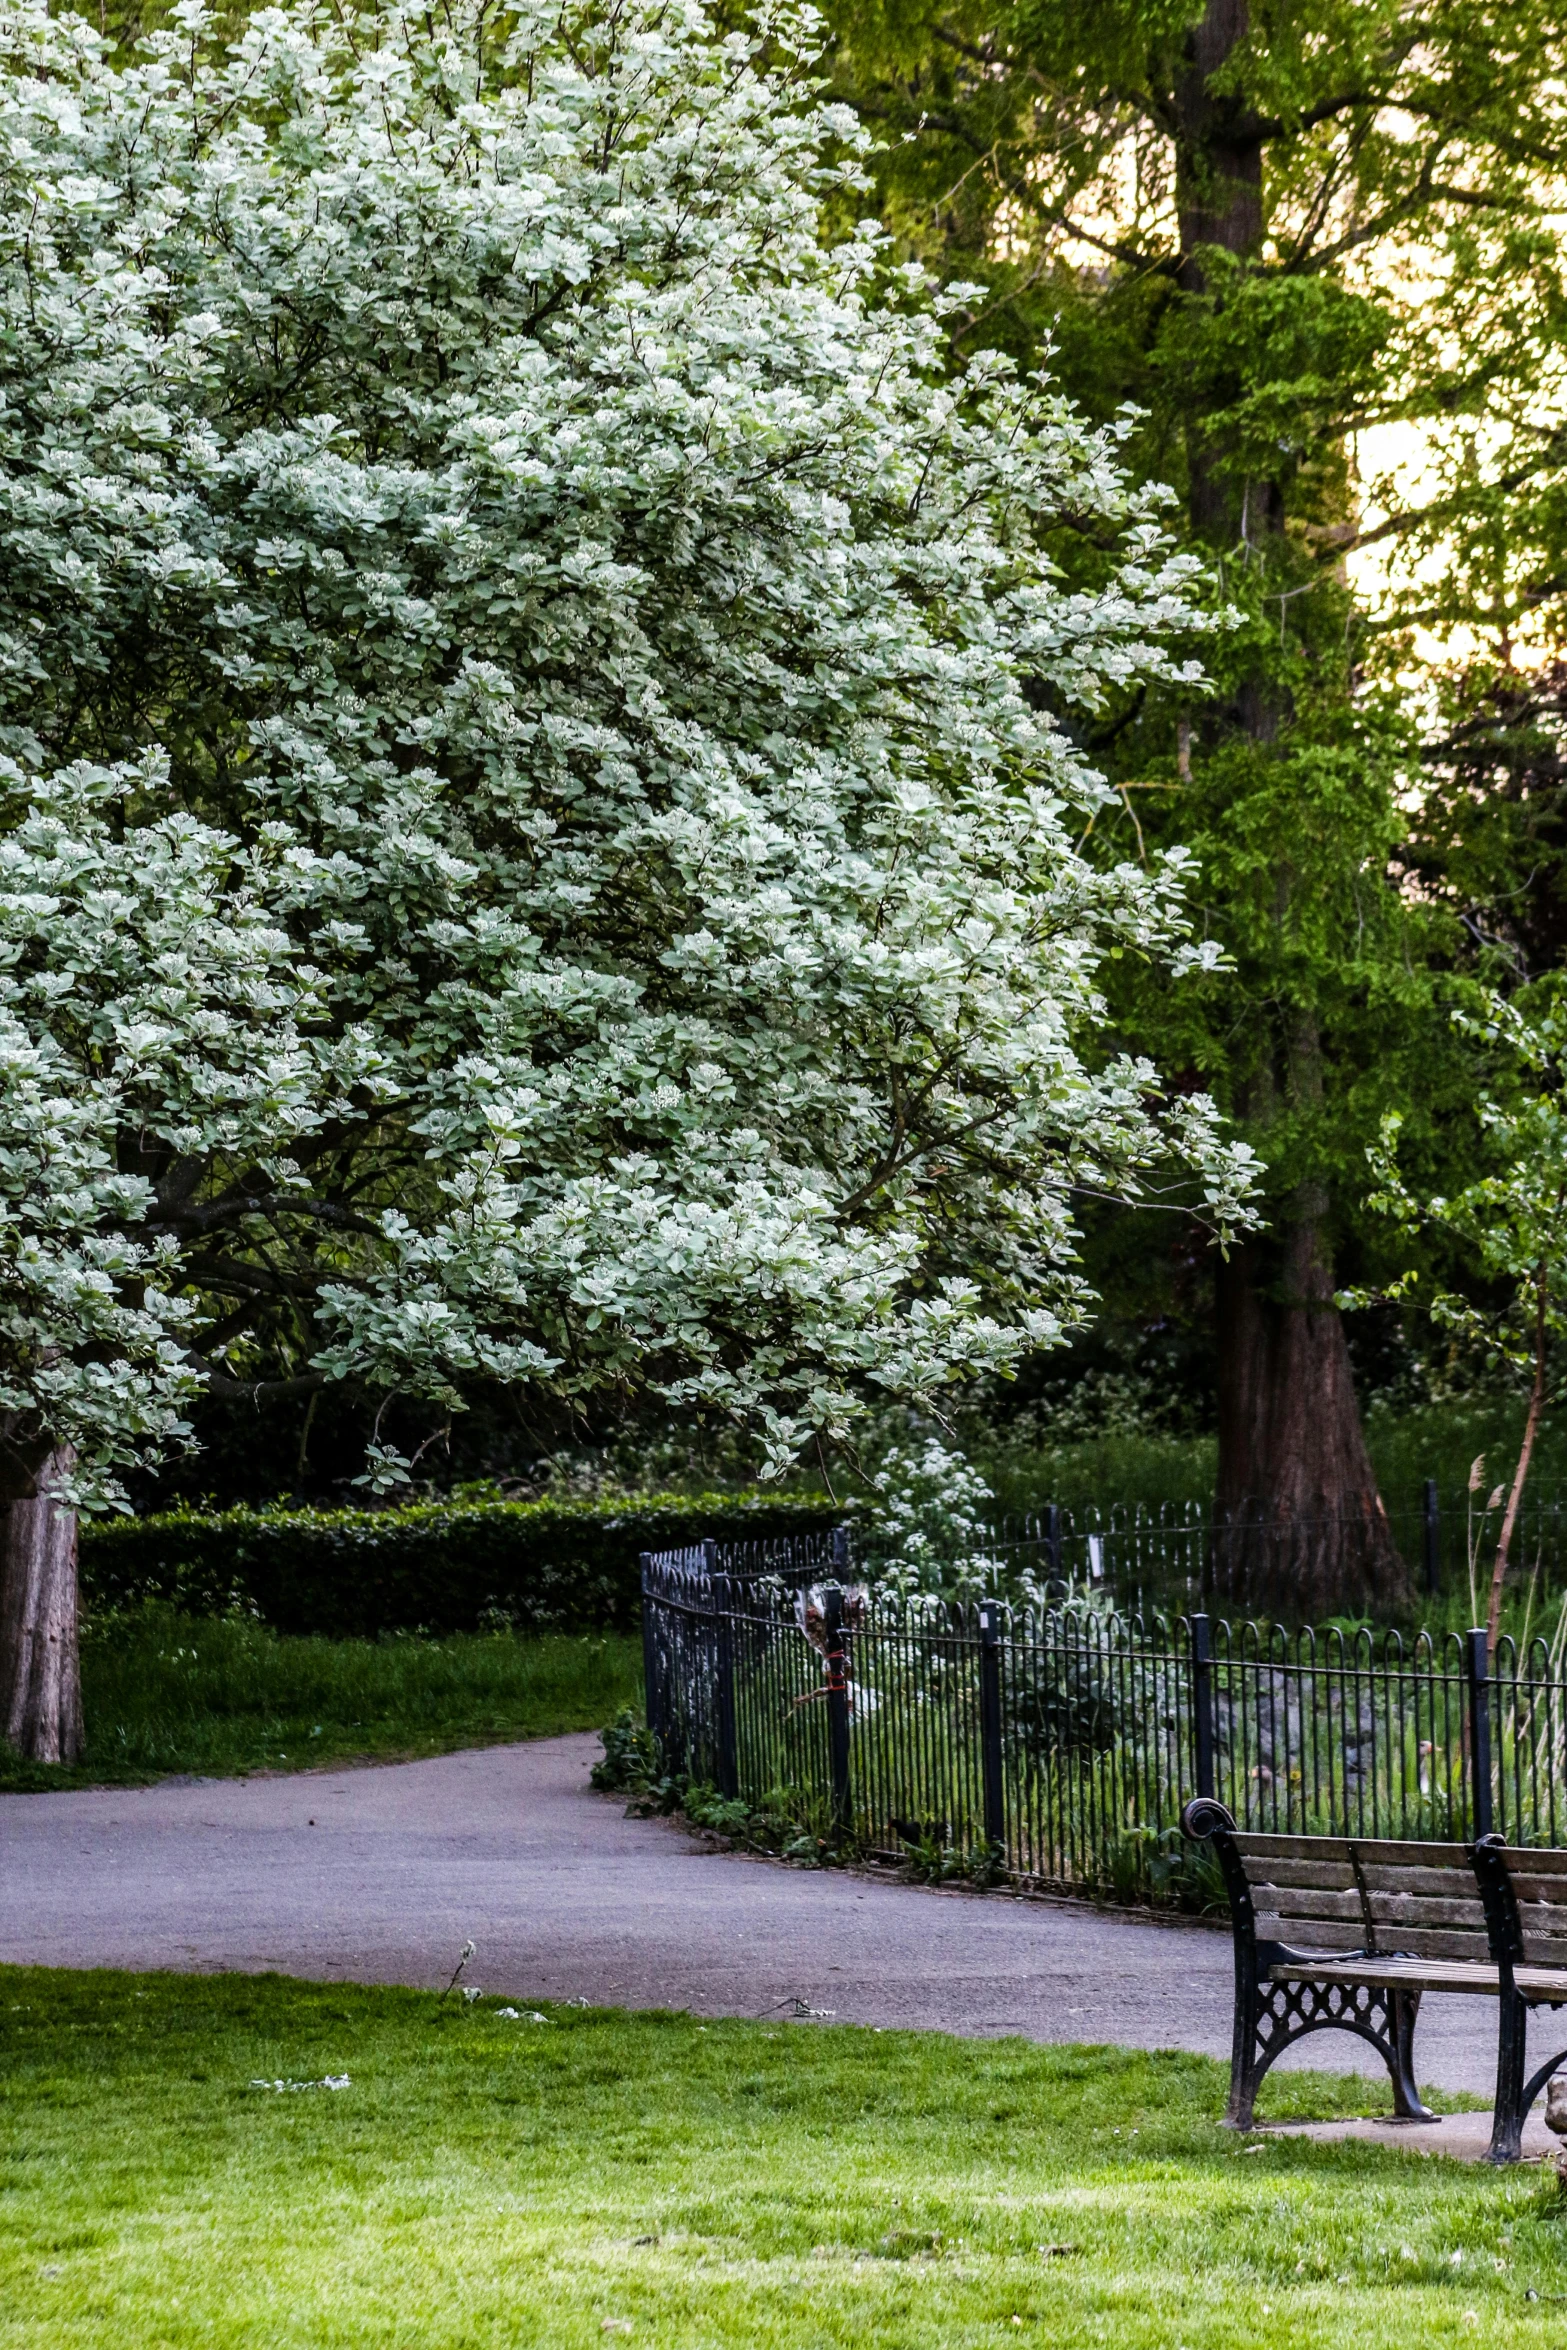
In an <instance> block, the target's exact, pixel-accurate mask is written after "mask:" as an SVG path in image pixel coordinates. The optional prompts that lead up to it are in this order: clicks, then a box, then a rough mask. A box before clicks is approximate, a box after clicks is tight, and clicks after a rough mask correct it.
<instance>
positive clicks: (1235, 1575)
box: [1214, 1185, 1409, 1620]
mask: <svg viewBox="0 0 1567 2350" xmlns="http://www.w3.org/2000/svg"><path fill="white" fill-rule="evenodd" d="M1326 1205H1327V1202H1326V1199H1325V1197H1324V1196H1323V1194H1322V1193H1321V1192H1320V1191H1319V1190H1318V1189H1317V1187H1316V1186H1315V1185H1302V1187H1301V1189H1300V1191H1299V1192H1297V1194H1296V1195H1295V1197H1294V1198H1293V1199H1292V1200H1291V1201H1290V1203H1289V1208H1288V1210H1287V1212H1286V1214H1285V1215H1284V1216H1283V1217H1281V1218H1280V1219H1279V1227H1278V1230H1277V1233H1276V1234H1275V1235H1273V1236H1271V1238H1270V1239H1267V1240H1263V1239H1255V1240H1249V1241H1247V1242H1246V1243H1245V1245H1244V1246H1243V1247H1241V1248H1238V1249H1236V1250H1234V1251H1232V1253H1231V1256H1230V1261H1229V1263H1228V1264H1222V1263H1221V1265H1220V1267H1219V1274H1218V1299H1217V1304H1218V1326H1219V1483H1218V1493H1217V1497H1216V1498H1217V1523H1216V1526H1215V1532H1214V1569H1215V1579H1216V1582H1217V1584H1218V1587H1219V1589H1220V1591H1221V1592H1223V1593H1224V1594H1225V1595H1226V1596H1228V1597H1232V1598H1234V1599H1236V1600H1240V1601H1242V1602H1243V1603H1244V1604H1245V1605H1246V1606H1247V1607H1249V1608H1254V1609H1257V1610H1259V1611H1266V1612H1268V1613H1271V1614H1274V1615H1280V1616H1290V1617H1294V1618H1295V1619H1296V1620H1299V1619H1300V1618H1301V1617H1302V1616H1317V1615H1336V1614H1340V1613H1344V1612H1353V1613H1359V1612H1360V1611H1362V1610H1364V1609H1366V1608H1368V1607H1370V1606H1373V1605H1379V1606H1380V1605H1385V1604H1386V1603H1387V1602H1389V1601H1390V1600H1399V1599H1403V1598H1406V1597H1407V1596H1408V1591H1409V1583H1408V1577H1407V1574H1406V1572H1405V1569H1404V1565H1403V1562H1402V1560H1401V1559H1400V1558H1399V1555H1398V1550H1397V1546H1396V1545H1395V1543H1394V1540H1393V1534H1392V1529H1391V1527H1390V1526H1389V1525H1388V1521H1387V1512H1386V1511H1385V1509H1384V1508H1383V1506H1382V1498H1381V1495H1380V1494H1379V1493H1378V1491H1377V1481H1376V1476H1375V1473H1374V1472H1373V1470H1372V1466H1371V1460H1370V1456H1369V1454H1368V1453H1367V1451H1366V1440H1365V1434H1364V1431H1363V1430H1362V1428H1361V1424H1360V1412H1359V1409H1358V1407H1357V1405H1356V1402H1355V1389H1354V1382H1353V1379H1352V1377H1351V1374H1350V1365H1349V1349H1348V1347H1347V1346H1346V1345H1345V1342H1344V1325H1343V1322H1342V1320H1341V1319H1340V1316H1339V1313H1338V1310H1337V1308H1336V1307H1335V1306H1334V1303H1333V1261H1332V1257H1331V1254H1330V1252H1329V1249H1328V1244H1327V1241H1326V1238H1325V1236H1324V1233H1323V1229H1322V1221H1323V1214H1324V1211H1325V1209H1326Z"/></svg>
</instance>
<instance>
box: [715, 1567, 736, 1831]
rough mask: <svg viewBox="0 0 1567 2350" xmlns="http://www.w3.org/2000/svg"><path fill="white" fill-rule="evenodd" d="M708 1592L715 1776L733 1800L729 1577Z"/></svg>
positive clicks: (721, 1789) (717, 1581) (721, 1790)
mask: <svg viewBox="0 0 1567 2350" xmlns="http://www.w3.org/2000/svg"><path fill="white" fill-rule="evenodd" d="M709 1589H710V1590H711V1592H712V1595H713V1665H714V1676H713V1677H714V1681H715V1683H716V1695H717V1698H718V1720H717V1722H716V1723H715V1724H714V1728H715V1730H716V1732H717V1737H716V1739H715V1742H714V1743H715V1752H714V1756H713V1763H714V1773H715V1776H716V1778H717V1781H718V1792H719V1794H720V1795H727V1796H731V1797H732V1796H736V1795H738V1794H739V1792H740V1756H739V1751H738V1748H737V1745H736V1742H735V1651H734V1619H733V1617H732V1615H731V1613H730V1604H729V1603H730V1589H729V1578H728V1576H727V1575H715V1576H714V1577H713V1580H712V1583H711V1584H710V1586H709Z"/></svg>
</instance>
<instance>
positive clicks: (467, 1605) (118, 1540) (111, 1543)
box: [81, 1493, 845, 1637]
mask: <svg viewBox="0 0 1567 2350" xmlns="http://www.w3.org/2000/svg"><path fill="white" fill-rule="evenodd" d="M844 1514H845V1513H844V1511H843V1510H842V1509H841V1508H836V1507H834V1506H832V1505H831V1504H829V1503H826V1502H823V1501H814V1500H798V1501H793V1500H789V1499H786V1498H784V1497H781V1496H779V1495H777V1494H767V1493H756V1494H747V1493H740V1494H734V1493H729V1494H645V1495H641V1496H638V1497H636V1498H634V1499H619V1500H606V1501H529V1502H520V1501H485V1502H478V1501H449V1502H440V1501H432V1502H420V1503H416V1504H414V1505H413V1506H411V1507H409V1508H406V1509H388V1510H250V1509H238V1510H225V1511H223V1512H221V1513H217V1514H213V1515H204V1514H202V1513H201V1512H198V1511H194V1510H192V1511H184V1510H180V1511H173V1512H170V1513H169V1514H168V1515H167V1516H165V1517H157V1518H140V1519H122V1520H115V1521H111V1522H109V1523H107V1524H91V1525H88V1526H84V1528H83V1530H82V1548H81V1558H82V1584H83V1590H84V1593H85V1596H86V1601H87V1605H88V1607H89V1608H93V1609H105V1608H109V1609H113V1608H125V1607H129V1606H134V1605H135V1604H136V1603H138V1602H139V1601H141V1600H144V1599H159V1600H164V1601H167V1602H168V1603H169V1604H170V1605H171V1606H175V1607H180V1608H184V1609H187V1610H189V1611H191V1612H192V1613H197V1614H205V1613H212V1612H222V1611H223V1610H225V1609H232V1608H240V1609H248V1610H252V1611H254V1613H255V1614H257V1615H258V1616H260V1617H261V1618H262V1619H263V1620H264V1621H265V1622H266V1623H268V1624H270V1625H272V1626H274V1627H275V1628H276V1629H277V1630H279V1631H283V1632H321V1633H328V1634H331V1635H333V1636H337V1637H341V1636H343V1635H348V1634H359V1635H369V1636H372V1637H373V1636H374V1635H376V1634H378V1633H382V1632H389V1631H396V1630H399V1629H413V1628H414V1627H418V1626H422V1627H423V1628H424V1629H426V1630H429V1631H435V1632H454V1631H472V1630H475V1629H477V1628H479V1627H481V1626H483V1625H486V1624H492V1623H496V1622H502V1623H506V1624H513V1625H516V1626H518V1627H519V1628H522V1629H526V1630H543V1629H545V1628H546V1627H548V1628H554V1629H579V1628H582V1627H587V1626H591V1627H593V1628H595V1629H600V1628H604V1627H610V1626H613V1627H619V1628H624V1627H625V1626H627V1625H629V1624H632V1623H634V1622H635V1620H636V1617H637V1612H638V1591H639V1584H638V1574H639V1569H638V1554H639V1553H640V1552H642V1551H644V1550H662V1549H668V1548H674V1547H678V1546H679V1545H681V1544H683V1543H689V1542H696V1541H699V1540H701V1539H702V1538H703V1537H704V1536H707V1535H711V1536H712V1537H713V1538H714V1539H715V1540H718V1541H728V1540H735V1541H750V1540H756V1539H759V1538H761V1537H762V1536H765V1535H772V1534H791V1533H803V1532H806V1531H808V1530H811V1529H815V1528H822V1527H827V1526H834V1525H840V1524H841V1523H842V1522H843V1518H844Z"/></svg>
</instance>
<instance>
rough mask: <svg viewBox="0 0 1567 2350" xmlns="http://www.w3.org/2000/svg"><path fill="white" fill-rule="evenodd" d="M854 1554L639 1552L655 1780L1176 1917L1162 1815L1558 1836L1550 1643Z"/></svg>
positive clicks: (1560, 1716) (881, 1846) (801, 1544)
mask: <svg viewBox="0 0 1567 2350" xmlns="http://www.w3.org/2000/svg"><path fill="white" fill-rule="evenodd" d="M847 1558H848V1554H847V1543H846V1540H845V1538H844V1537H843V1536H841V1535H840V1536H839V1537H837V1538H836V1541H835V1542H834V1541H831V1540H829V1541H822V1540H819V1539H815V1538H809V1537H807V1538H804V1539H802V1540H797V1541H794V1542H792V1543H790V1544H789V1545H787V1546H775V1547H774V1550H773V1554H772V1555H771V1556H770V1557H768V1558H765V1559H764V1558H762V1557H760V1556H758V1555H757V1554H756V1552H755V1550H754V1549H753V1550H752V1551H751V1552H750V1554H749V1555H741V1554H739V1553H738V1552H736V1551H733V1550H729V1549H726V1548H724V1547H722V1546H719V1545H717V1544H706V1545H702V1546H699V1547H697V1548H696V1549H693V1550H687V1551H682V1552H672V1553H667V1554H664V1555H662V1556H652V1555H649V1556H647V1557H645V1558H644V1560H643V1569H642V1590H643V1627H644V1642H645V1648H646V1660H647V1695H648V1721H649V1725H650V1727H651V1728H652V1729H653V1731H654V1732H655V1733H656V1735H657V1736H658V1738H659V1741H660V1744H661V1748H662V1752H663V1755H664V1759H665V1765H666V1767H667V1768H668V1769H670V1770H672V1771H680V1772H684V1773H686V1774H688V1775H689V1776H690V1777H691V1778H693V1779H695V1780H699V1781H702V1782H704V1783H707V1784H710V1785H712V1786H713V1787H715V1788H716V1789H717V1790H718V1791H719V1792H720V1793H721V1794H724V1795H727V1796H731V1797H735V1798H739V1799H741V1800H743V1801H744V1802H746V1803H747V1804H748V1805H751V1806H754V1807H757V1808H771V1809H772V1810H774V1811H775V1812H777V1813H779V1814H782V1815H786V1816H788V1817H790V1818H793V1819H796V1820H799V1821H800V1822H802V1823H803V1824H804V1825H805V1826H807V1827H810V1828H813V1829H814V1830H815V1831H816V1832H817V1833H820V1834H830V1833H838V1834H840V1835H843V1836H847V1837H850V1838H852V1839H853V1840H854V1841H855V1842H856V1843H857V1844H858V1845H860V1846H861V1847H862V1848H864V1849H866V1850H868V1851H870V1852H873V1853H875V1852H880V1853H886V1854H898V1855H903V1854H906V1853H907V1852H908V1851H909V1849H910V1848H911V1847H913V1848H915V1849H917V1850H923V1851H925V1852H926V1853H930V1852H932V1851H937V1852H940V1853H942V1854H945V1855H947V1856H948V1858H949V1860H951V1861H952V1862H953V1863H954V1864H955V1865H969V1864H971V1865H973V1866H974V1867H975V1869H976V1872H978V1870H979V1869H980V1868H981V1866H983V1868H984V1870H985V1871H986V1873H993V1872H994V1871H995V1870H996V1869H998V1868H999V1869H1001V1870H1003V1871H1004V1872H1005V1873H1006V1875H1008V1876H1009V1877H1010V1878H1011V1879H1013V1880H1014V1881H1015V1882H1017V1883H1019V1884H1023V1885H1036V1886H1040V1887H1053V1888H1060V1889H1067V1890H1074V1889H1075V1890H1091V1891H1093V1892H1096V1893H1110V1894H1114V1895H1116V1896H1118V1897H1120V1898H1150V1897H1151V1898H1160V1897H1164V1898H1167V1899H1189V1898H1191V1897H1193V1895H1194V1894H1195V1895H1200V1894H1201V1893H1202V1892H1203V1890H1204V1888H1203V1886H1202V1885H1201V1884H1200V1883H1198V1882H1197V1881H1196V1880H1195V1879H1194V1875H1193V1872H1194V1871H1195V1872H1197V1873H1198V1875H1199V1876H1200V1873H1201V1870H1202V1868H1203V1866H1204V1865H1205V1864H1204V1863H1203V1862H1202V1861H1201V1858H1200V1856H1198V1855H1196V1854H1193V1853H1192V1852H1190V1851H1189V1850H1188V1849H1187V1848H1186V1847H1185V1846H1183V1844H1182V1842H1181V1839H1180V1835H1179V1826H1178V1823H1179V1819H1180V1814H1181V1810H1182V1807H1183V1806H1184V1805H1185V1803H1186V1802H1187V1801H1188V1800H1189V1799H1190V1798H1191V1797H1192V1796H1194V1795H1216V1796H1217V1797H1218V1798H1219V1800H1220V1801H1221V1802H1223V1803H1225V1804H1226V1805H1227V1806H1228V1807H1229V1809H1230V1810H1231V1812H1232V1813H1233V1814H1234V1815H1235V1817H1236V1819H1237V1820H1239V1821H1240V1822H1241V1823H1242V1824H1244V1825H1246V1826H1249V1827H1253V1828H1260V1829H1270V1830H1276V1831H1282V1832H1288V1833H1297V1834H1324V1835H1331V1834H1350V1835H1360V1836H1399V1837H1418V1838H1422V1839H1425V1838H1434V1839H1452V1840H1455V1841H1462V1840H1467V1839H1469V1838H1471V1837H1473V1836H1476V1835H1483V1834H1485V1833H1487V1832H1488V1831H1489V1830H1490V1829H1492V1828H1497V1829H1500V1830H1501V1831H1502V1833H1503V1834H1504V1835H1506V1836H1507V1837H1508V1839H1509V1840H1510V1841H1512V1842H1515V1843H1527V1844H1559V1843H1561V1842H1562V1841H1563V1836H1564V1831H1567V1681H1564V1678H1563V1675H1562V1673H1561V1671H1560V1669H1559V1667H1558V1666H1556V1665H1553V1661H1552V1658H1551V1655H1550V1653H1549V1652H1548V1650H1547V1648H1546V1646H1545V1643H1544V1642H1543V1641H1535V1642H1533V1643H1531V1644H1530V1646H1529V1648H1528V1650H1527V1651H1526V1653H1525V1654H1524V1655H1522V1656H1520V1655H1519V1654H1518V1652H1517V1650H1516V1649H1515V1647H1514V1645H1513V1644H1512V1643H1511V1642H1510V1641H1507V1640H1503V1641H1502V1642H1501V1643H1500V1644H1499V1646H1498V1649H1497V1651H1496V1653H1495V1655H1494V1656H1493V1655H1489V1654H1488V1652H1487V1643H1486V1638H1485V1634H1484V1632H1483V1631H1475V1632H1469V1633H1466V1634H1456V1633H1445V1634H1434V1635H1433V1634H1429V1633H1424V1632H1422V1633H1419V1634H1417V1635H1415V1636H1413V1637H1412V1638H1409V1639H1405V1638H1404V1637H1403V1636H1401V1635H1400V1634H1399V1633H1398V1632H1396V1631H1387V1632H1380V1633H1371V1632H1368V1631H1360V1632H1353V1631H1349V1632H1346V1631H1344V1630H1342V1629H1340V1628H1339V1627H1336V1626H1329V1627H1327V1628H1325V1629H1322V1630H1312V1629H1309V1628H1308V1629H1304V1630H1293V1631H1291V1630H1286V1629H1285V1628H1284V1627H1282V1626H1279V1625H1257V1624H1249V1623H1248V1624H1236V1625H1231V1624H1229V1623H1228V1622H1226V1621H1224V1620H1222V1619H1220V1618H1217V1617H1215V1616H1212V1615H1210V1614H1209V1613H1207V1612H1206V1611H1204V1610H1201V1609H1198V1610H1195V1611H1192V1612H1190V1613H1179V1614H1158V1613H1150V1614H1142V1615H1136V1614H1123V1613H1119V1612H1116V1611H1114V1610H1113V1609H1111V1608H1108V1607H1106V1606H1104V1605H1096V1604H1093V1603H1091V1602H1090V1603H1084V1602H1083V1601H1081V1600H1078V1599H1069V1600H1067V1601H1065V1602H1062V1603H1060V1604H1056V1605H1045V1606H1043V1607H1039V1608H1033V1609H1028V1610H1015V1611H1014V1610H1009V1609H1007V1608H1006V1607H1004V1606H1002V1605H1001V1604H1000V1603H999V1602H982V1603H979V1604H978V1605H975V1606H964V1605H958V1604H954V1603H949V1602H946V1601H936V1600H925V1599H913V1600H903V1599H897V1598H894V1597H892V1596H890V1595H888V1594H885V1593H880V1594H878V1593H876V1592H875V1591H872V1590H868V1589H867V1588H866V1587H864V1586H863V1585H857V1584H853V1583H850V1582H847V1581H845V1580H844V1579H843V1578H844V1576H845V1573H846V1569H847Z"/></svg>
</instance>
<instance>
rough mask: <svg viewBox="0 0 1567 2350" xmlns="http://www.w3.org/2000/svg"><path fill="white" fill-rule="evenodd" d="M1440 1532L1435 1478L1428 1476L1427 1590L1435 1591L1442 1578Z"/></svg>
mask: <svg viewBox="0 0 1567 2350" xmlns="http://www.w3.org/2000/svg"><path fill="white" fill-rule="evenodd" d="M1441 1533H1442V1521H1441V1515H1440V1512H1439V1510H1438V1506H1437V1498H1436V1479H1435V1478H1434V1477H1428V1478H1427V1479H1426V1494H1425V1538H1426V1589H1427V1591H1435V1590H1436V1588H1437V1585H1438V1584H1439V1583H1440V1581H1441V1579H1442V1556H1441Z"/></svg>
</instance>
